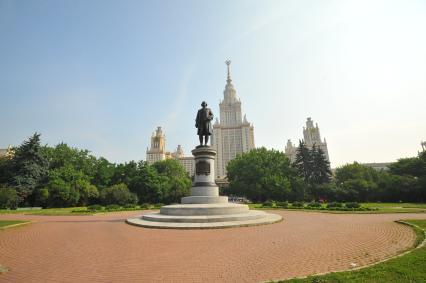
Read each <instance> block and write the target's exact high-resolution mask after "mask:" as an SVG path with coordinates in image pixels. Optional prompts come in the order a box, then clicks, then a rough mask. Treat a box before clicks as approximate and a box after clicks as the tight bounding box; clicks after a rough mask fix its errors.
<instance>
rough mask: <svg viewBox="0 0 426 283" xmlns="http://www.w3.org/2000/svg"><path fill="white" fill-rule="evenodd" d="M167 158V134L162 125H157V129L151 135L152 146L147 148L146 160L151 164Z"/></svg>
mask: <svg viewBox="0 0 426 283" xmlns="http://www.w3.org/2000/svg"><path fill="white" fill-rule="evenodd" d="M165 159H166V136H165V135H164V134H163V130H162V129H161V127H157V130H156V131H155V132H153V133H152V136H151V148H150V149H147V150H146V161H147V162H148V164H150V165H151V164H153V163H155V162H157V161H161V160H165Z"/></svg>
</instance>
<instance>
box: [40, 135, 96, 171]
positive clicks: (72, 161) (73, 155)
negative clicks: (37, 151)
mask: <svg viewBox="0 0 426 283" xmlns="http://www.w3.org/2000/svg"><path fill="white" fill-rule="evenodd" d="M42 152H43V155H44V156H45V157H46V159H47V160H48V161H49V165H50V166H49V168H50V169H51V170H52V169H57V168H60V167H67V166H68V167H73V168H74V169H75V170H77V171H81V172H83V174H84V175H86V176H88V177H90V179H91V178H93V177H94V175H95V174H96V172H97V170H96V169H97V163H98V161H97V160H96V158H95V157H94V156H93V155H90V154H89V153H90V152H89V151H88V150H81V149H77V148H72V147H69V146H68V145H67V144H66V143H60V144H58V145H56V146H55V147H48V146H44V147H43V148H42Z"/></svg>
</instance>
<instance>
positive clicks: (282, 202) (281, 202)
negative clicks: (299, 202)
mask: <svg viewBox="0 0 426 283" xmlns="http://www.w3.org/2000/svg"><path fill="white" fill-rule="evenodd" d="M277 207H281V208H287V207H288V201H279V202H277Z"/></svg>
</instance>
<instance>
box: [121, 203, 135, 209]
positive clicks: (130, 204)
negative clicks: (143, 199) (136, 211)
mask: <svg viewBox="0 0 426 283" xmlns="http://www.w3.org/2000/svg"><path fill="white" fill-rule="evenodd" d="M123 208H137V205H136V204H133V203H128V204H126V205H124V206H123Z"/></svg>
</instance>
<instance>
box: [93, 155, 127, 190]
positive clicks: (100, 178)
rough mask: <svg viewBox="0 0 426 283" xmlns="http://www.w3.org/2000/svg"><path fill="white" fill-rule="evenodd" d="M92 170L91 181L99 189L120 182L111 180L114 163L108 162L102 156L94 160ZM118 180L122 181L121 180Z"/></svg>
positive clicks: (114, 172)
mask: <svg viewBox="0 0 426 283" xmlns="http://www.w3.org/2000/svg"><path fill="white" fill-rule="evenodd" d="M94 171H95V172H94V176H93V179H92V183H93V184H94V185H96V186H97V187H98V188H100V189H102V188H106V187H109V186H111V185H113V184H117V183H120V182H118V181H117V182H115V183H114V182H113V178H114V175H115V174H116V166H115V164H113V163H110V162H109V161H108V160H106V159H105V158H103V157H101V158H99V159H98V160H96V162H95V166H94ZM120 181H121V182H123V181H122V180H120Z"/></svg>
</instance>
